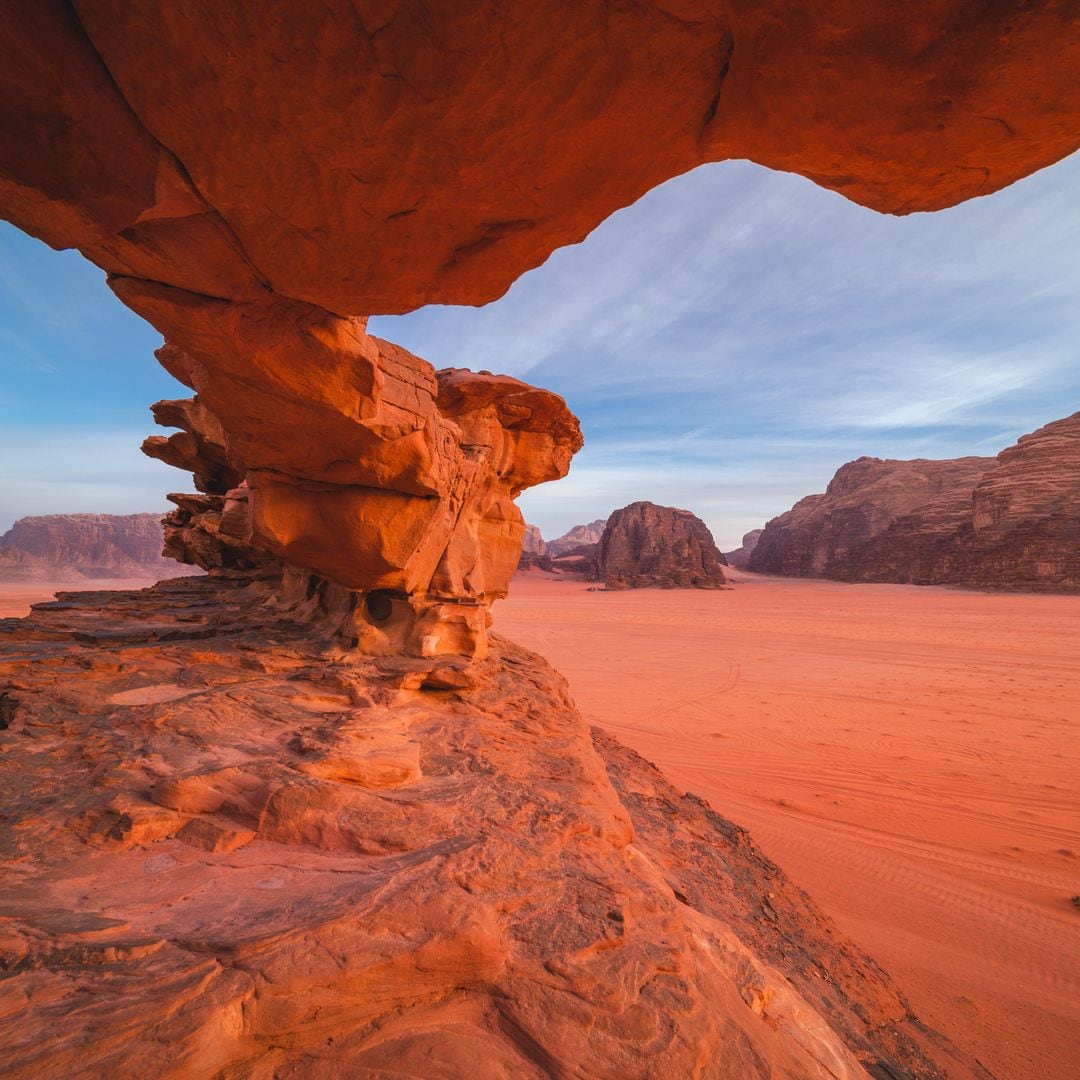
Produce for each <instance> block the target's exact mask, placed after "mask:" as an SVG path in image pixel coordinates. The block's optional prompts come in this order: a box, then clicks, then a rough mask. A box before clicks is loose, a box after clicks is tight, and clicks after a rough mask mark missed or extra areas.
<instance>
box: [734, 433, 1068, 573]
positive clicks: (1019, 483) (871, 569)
mask: <svg viewBox="0 0 1080 1080" xmlns="http://www.w3.org/2000/svg"><path fill="white" fill-rule="evenodd" d="M749 568H750V569H751V570H755V571H758V572H760V573H773V574H794V575H796V576H802V577H829V578H835V579H837V580H840V581H890V582H910V583H913V584H918V585H935V584H936V585H963V586H968V587H973V588H997V589H1029V590H1048V591H1073V590H1080V413H1074V414H1073V415H1072V416H1070V417H1066V418H1065V419H1063V420H1057V421H1055V422H1053V423H1051V424H1047V425H1046V426H1045V427H1042V428H1039V430H1038V431H1035V432H1033V433H1032V434H1030V435H1025V436H1024V437H1023V438H1021V439H1020V441H1019V442H1018V443H1017V444H1016V445H1015V446H1011V447H1009V448H1008V449H1006V450H1003V451H1002V452H1001V453H1000V454H998V456H997V457H996V458H959V459H957V460H955V461H879V460H878V459H876V458H860V459H859V460H858V461H853V462H851V463H849V464H848V465H845V466H843V467H842V468H841V469H840V470H839V471H838V472H837V474H836V476H835V478H834V479H833V481H832V483H831V484H830V485H829V488H828V491H827V492H826V493H825V494H824V495H811V496H809V497H808V498H806V499H803V500H802V501H801V502H799V503H797V504H796V505H795V506H794V507H793V508H792V509H791V510H789V511H788V512H787V513H786V514H781V515H780V517H778V518H774V519H773V520H772V521H770V522H769V523H768V525H767V526H766V527H765V532H764V534H763V536H762V538H761V540H760V541H759V543H758V546H757V548H756V550H755V551H754V553H753V555H752V556H751V559H750V566H749Z"/></svg>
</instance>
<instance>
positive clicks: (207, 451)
mask: <svg viewBox="0 0 1080 1080" xmlns="http://www.w3.org/2000/svg"><path fill="white" fill-rule="evenodd" d="M151 291H152V292H153V293H154V296H155V297H156V298H157V300H156V301H155V303H157V302H158V301H160V303H161V304H162V305H163V307H160V308H159V307H153V308H152V310H153V311H155V312H157V311H159V310H164V311H171V310H172V309H171V307H170V302H171V301H170V300H169V299H168V298H166V299H164V300H162V299H161V297H162V295H163V292H162V290H160V289H157V290H151ZM187 308H188V316H189V318H188V322H187V323H186V324H185V325H184V326H183V327H182V328H181V329H179V330H178V331H176V332H174V334H173V340H174V341H177V340H179V341H182V342H183V344H184V346H185V348H186V349H187V350H189V351H182V350H181V349H180V348H179V347H178V346H177V345H176V344H172V345H168V346H166V347H165V348H164V349H162V350H161V351H160V353H159V357H160V359H161V360H162V362H163V363H164V364H165V365H166V366H167V367H168V368H169V370H170V371H171V372H172V373H173V374H174V375H176V376H177V378H179V379H181V381H183V382H185V383H186V384H187V385H189V386H190V387H192V388H193V389H195V390H196V391H197V393H196V396H195V397H194V398H191V399H186V400H178V401H161V402H158V403H157V404H156V405H155V406H154V416H155V419H156V420H157V421H158V423H160V424H162V425H164V426H167V427H177V428H180V431H179V432H177V433H176V434H174V435H171V436H169V437H168V438H165V437H162V436H152V437H150V438H148V439H147V440H146V441H145V442H144V444H143V451H144V453H147V454H149V455H150V456H151V457H155V458H158V459H160V460H163V461H166V462H168V463H169V464H171V465H175V466H177V467H178V468H182V469H187V470H190V471H191V472H192V473H193V474H194V479H195V485H196V487H198V488H199V491H200V494H198V495H172V496H170V499H171V500H172V501H173V502H174V503H175V504H176V506H177V509H176V510H175V511H174V512H173V513H172V514H171V515H170V516H169V518H168V519H167V521H166V525H167V540H166V551H167V552H168V553H169V554H171V555H172V556H173V557H174V558H177V559H179V560H180V561H182V562H185V563H192V564H195V565H197V566H201V567H202V568H203V569H206V570H209V571H210V572H211V573H214V574H223V575H226V576H246V577H257V578H260V579H262V580H264V581H266V582H268V583H272V582H275V581H276V582H277V583H278V593H279V595H281V596H288V597H291V598H293V599H297V598H299V599H300V600H301V602H306V600H307V599H309V598H310V597H311V596H312V595H314V594H316V593H318V594H319V595H320V598H321V600H320V605H319V609H318V610H319V612H320V614H321V618H322V621H323V622H324V623H325V624H326V625H327V626H328V628H329V630H330V631H331V632H333V633H334V634H337V635H339V636H341V637H343V638H345V639H347V640H350V641H351V642H353V643H354V644H355V645H356V646H357V647H358V648H360V649H361V651H363V652H366V653H370V654H372V655H382V654H386V653H391V652H399V653H402V654H404V655H406V656H413V657H418V658H427V659H428V660H429V661H430V666H431V668H432V670H433V671H434V670H435V669H437V668H442V669H444V676H443V678H445V677H446V675H445V672H446V671H449V670H450V669H451V668H452V669H453V671H454V676H453V677H454V679H455V685H461V684H462V683H463V681H467V680H468V679H469V678H470V677H471V674H472V673H473V672H474V671H475V669H474V668H472V667H471V666H470V662H471V661H473V660H479V659H482V658H483V656H484V654H485V650H486V647H487V645H486V641H487V629H488V626H489V624H490V621H491V620H490V613H489V608H490V605H491V603H492V601H494V600H496V599H498V598H499V597H502V596H505V595H506V590H507V587H508V585H509V582H510V578H511V576H512V574H513V572H514V570H515V568H516V567H517V564H518V558H519V554H520V551H521V543H522V537H523V534H524V531H525V524H524V521H523V519H522V517H521V512H520V511H519V510H518V509H517V507H516V505H515V504H514V501H513V500H514V498H515V497H516V496H517V495H518V494H519V493H520V492H521V491H522V489H524V488H526V487H529V486H531V485H533V484H538V483H541V482H543V481H544V480H551V479H556V478H557V477H560V476H562V475H564V474H565V472H566V470H567V468H568V467H569V464H570V458H571V456H572V455H573V453H574V452H575V451H576V450H577V449H578V448H579V447H580V446H581V433H580V430H579V428H578V423H577V420H576V419H575V417H574V416H573V415H572V414H571V413H570V411H569V410H568V409H567V407H566V404H565V402H564V401H563V400H562V398H560V397H558V396H557V395H555V394H551V393H548V392H547V391H544V390H537V389H535V388H534V387H531V386H529V385H527V384H526V383H522V382H519V381H518V380H516V379H511V378H508V377H506V376H495V375H490V374H486V373H480V374H473V373H472V372H468V371H463V370H458V369H447V370H444V371H438V372H436V371H435V369H434V368H433V367H432V366H431V365H430V364H428V363H427V362H426V361H424V360H421V359H420V358H419V357H416V356H413V355H412V354H411V353H409V352H407V351H406V350H405V349H401V348H399V347H398V346H395V345H391V344H390V343H389V342H385V341H381V340H380V339H378V338H375V337H370V336H369V335H367V333H366V332H365V330H364V326H363V323H362V320H343V319H337V318H336V317H334V316H326V313H322V315H321V316H319V317H318V319H317V321H310V320H309V321H307V322H304V323H302V324H301V325H300V327H299V333H300V334H301V337H302V338H303V340H304V341H305V343H306V345H307V346H308V347H309V352H308V354H307V360H308V364H307V366H306V367H301V368H296V367H294V366H293V365H294V364H295V363H296V360H297V357H296V354H295V348H296V346H297V328H295V327H291V326H286V327H284V328H281V334H280V336H278V335H276V333H275V329H276V328H278V323H277V321H276V318H271V317H270V313H267V321H266V322H262V321H259V320H254V321H252V320H251V319H249V318H248V317H247V315H245V314H244V313H242V312H239V310H238V309H239V306H238V305H230V304H225V305H220V304H216V303H215V304H210V305H206V304H203V303H202V302H194V303H189V304H188V305H187ZM145 310H147V311H148V312H149V311H150V310H151V308H150V307H146V308H145ZM163 318H164V321H165V322H166V323H167V322H168V316H165V317H163ZM223 318H224V319H225V320H226V322H227V323H228V329H227V330H223V329H222V325H221V320H222V319H223ZM233 342H240V343H241V347H242V348H243V349H245V350H248V351H247V352H246V353H245V355H248V356H252V357H257V358H258V364H259V370H260V376H261V381H260V382H259V383H258V384H257V385H256V386H254V387H248V386H246V385H245V382H244V378H243V376H242V373H241V370H239V369H234V368H231V367H229V366H228V365H227V364H223V363H219V362H218V361H219V360H220V359H221V357H223V356H229V355H230V350H231V349H232V343H233ZM298 387H303V388H305V389H298ZM264 416H273V417H274V418H275V419H274V422H273V423H272V424H269V425H265V424H263V423H262V422H261V420H260V418H261V417H264ZM316 432H317V433H319V434H318V437H313V433H316ZM331 598H332V599H331Z"/></svg>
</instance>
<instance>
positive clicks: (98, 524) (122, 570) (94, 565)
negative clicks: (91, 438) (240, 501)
mask: <svg viewBox="0 0 1080 1080" xmlns="http://www.w3.org/2000/svg"><path fill="white" fill-rule="evenodd" d="M163 539H164V537H163V535H162V529H161V515H160V514H46V515H42V516H40V517H25V518H20V519H19V520H18V521H16V522H15V524H14V525H13V526H12V527H11V528H10V529H9V530H8V531H7V532H6V533H4V534H3V536H0V581H58V582H73V581H79V580H80V579H85V578H138V577H142V578H151V579H153V580H155V581H156V580H158V579H159V578H163V577H175V576H177V575H178V574H182V573H184V572H185V568H184V567H183V566H179V565H177V563H176V562H174V561H173V560H172V559H169V558H162V554H161V548H162V543H163Z"/></svg>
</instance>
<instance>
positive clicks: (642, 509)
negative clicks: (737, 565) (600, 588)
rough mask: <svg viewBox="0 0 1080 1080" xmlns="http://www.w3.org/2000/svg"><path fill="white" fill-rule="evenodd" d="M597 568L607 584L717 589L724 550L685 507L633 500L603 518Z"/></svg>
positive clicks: (722, 582) (722, 579)
mask: <svg viewBox="0 0 1080 1080" xmlns="http://www.w3.org/2000/svg"><path fill="white" fill-rule="evenodd" d="M596 558H597V566H596V573H597V577H598V579H599V580H601V581H603V582H604V586H605V587H606V588H608V589H642V588H660V589H719V588H722V587H723V586H724V585H726V584H727V579H726V578H725V577H724V570H723V567H724V566H725V565H726V562H725V560H724V556H723V555H722V554H721V553H720V552H719V551H718V550H717V548H716V544H715V542H714V541H713V538H712V533H711V532H709V528H708V526H707V525H706V524H705V522H704V521H702V520H701V518H699V517H696V516H695V515H694V514H692V513H691V512H690V511H689V510H676V509H675V508H674V507H672V506H657V505H656V504H655V503H650V502H636V503H631V504H630V505H629V506H624V507H623V508H622V509H621V510H616V511H615V512H614V513H613V514H612V515H611V517H609V518H608V521H607V525H606V526H605V528H604V534H603V536H602V537H601V538H600V546H599V548H598V549H597V556H596Z"/></svg>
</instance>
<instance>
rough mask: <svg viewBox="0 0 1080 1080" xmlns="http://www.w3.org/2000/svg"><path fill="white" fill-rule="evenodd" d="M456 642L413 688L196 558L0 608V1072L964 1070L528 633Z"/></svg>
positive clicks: (818, 1073)
mask: <svg viewBox="0 0 1080 1080" xmlns="http://www.w3.org/2000/svg"><path fill="white" fill-rule="evenodd" d="M484 664H485V666H486V669H487V671H486V680H485V682H486V686H485V689H483V690H479V691H474V692H472V693H470V694H469V695H467V696H460V695H456V694H452V693H444V694H435V695H433V694H429V693H420V692H418V691H417V690H416V689H415V687H416V685H417V683H416V680H415V677H414V673H412V672H411V671H410V670H408V667H407V666H404V667H402V666H399V667H397V668H394V667H393V666H387V665H385V664H383V665H381V666H380V662H379V661H376V660H373V659H369V658H364V657H361V656H357V654H355V653H349V652H342V651H341V650H336V651H335V650H331V649H328V648H327V644H326V641H325V639H324V638H322V637H321V636H320V635H318V634H317V633H315V632H314V631H313V627H312V625H311V623H310V622H307V621H300V622H297V621H294V620H292V619H290V618H288V617H283V616H282V613H281V612H279V611H274V610H272V609H270V608H268V607H267V605H266V604H265V602H264V600H263V598H262V594H261V593H260V592H258V590H255V589H253V587H252V586H251V585H246V584H243V583H240V582H236V581H227V580H223V579H211V578H197V579H193V578H188V579H183V580H180V581H174V582H167V583H164V584H162V585H158V586H155V587H154V588H152V589H148V590H145V591H142V592H128V593H108V594H103V593H99V594H92V593H90V594H88V593H81V594H63V595H62V596H61V597H60V599H59V601H58V602H56V603H52V604H46V605H40V606H38V607H37V608H36V609H35V613H34V614H33V615H32V616H31V617H30V618H29V619H27V620H4V621H2V622H0V681H2V685H3V691H2V694H0V717H2V725H0V726H2V730H0V741H2V746H3V753H2V754H0V812H2V813H3V816H4V821H5V822H6V824H7V827H6V828H5V830H4V831H3V835H2V837H0V845H2V855H3V859H4V863H5V866H6V867H7V869H6V871H5V895H4V905H3V912H2V918H0V952H2V956H3V964H2V965H0V1003H2V1008H0V1045H3V1047H4V1073H5V1076H6V1077H9V1078H10V1080H29V1078H31V1077H33V1078H37V1077H41V1076H60V1075H74V1074H76V1073H77V1074H78V1075H79V1076H85V1077H92V1078H94V1077H113V1076H158V1077H162V1078H177V1080H179V1078H180V1077H190V1076H226V1075H228V1076H241V1075H243V1076H250V1077H254V1078H259V1077H270V1076H275V1077H299V1076H311V1075H350V1076H351V1075H361V1074H362V1075H365V1076H366V1075H371V1076H384V1075H390V1074H391V1073H393V1074H394V1075H402V1074H409V1075H412V1074H417V1075H419V1074H423V1075H428V1076H439V1077H450V1076H465V1075H470V1074H473V1073H475V1071H476V1068H477V1065H478V1063H481V1062H482V1063H483V1074H484V1076H485V1077H507V1078H509V1077H514V1078H518V1077H538V1078H539V1077H542V1076H543V1077H547V1076H570V1075H579V1074H587V1075H591V1076H619V1077H627V1078H633V1077H642V1078H644V1077H647V1076H648V1077H653V1076H690V1075H697V1076H702V1077H731V1076H740V1077H749V1076H759V1075H760V1076H764V1075H770V1076H788V1077H819V1078H823V1077H826V1076H828V1077H852V1078H854V1077H865V1076H866V1075H867V1073H868V1072H869V1073H870V1075H873V1076H880V1077H886V1076H889V1077H896V1076H910V1077H922V1078H931V1077H933V1078H938V1077H945V1076H949V1077H962V1076H979V1075H985V1074H983V1073H982V1072H981V1070H980V1069H979V1068H978V1067H977V1066H976V1065H975V1064H974V1063H972V1062H969V1061H964V1060H962V1059H960V1058H959V1057H957V1056H955V1055H954V1053H953V1051H952V1050H951V1049H950V1048H949V1046H948V1044H947V1043H945V1041H944V1040H943V1039H941V1038H940V1037H938V1036H936V1035H935V1034H934V1033H932V1032H930V1031H928V1030H927V1029H926V1028H925V1027H924V1026H922V1025H920V1024H919V1023H918V1022H917V1021H916V1020H915V1019H914V1018H913V1017H912V1016H911V1014H910V1010H909V1008H908V1006H907V1005H906V1003H905V1002H904V1000H903V998H902V997H901V996H900V995H899V994H898V992H897V990H896V988H895V987H894V986H893V985H892V984H891V983H890V982H889V980H888V979H887V977H886V976H884V975H883V974H882V973H881V971H880V970H879V969H878V968H877V967H876V965H875V964H874V963H873V962H872V961H871V960H869V959H868V958H866V957H865V956H863V955H862V954H860V953H859V952H858V951H857V950H855V949H854V948H853V947H852V946H851V945H850V944H848V943H847V942H846V941H844V939H843V938H841V937H840V936H839V934H838V933H837V932H836V930H835V929H834V928H833V927H832V926H831V924H830V923H829V922H828V921H827V920H826V919H825V918H824V917H823V916H822V915H821V913H820V912H819V911H818V910H817V909H816V908H815V907H814V905H813V904H812V903H811V902H810V901H809V899H808V898H807V897H806V896H805V895H804V894H803V893H801V892H800V891H799V890H797V889H795V888H794V887H793V886H792V885H791V884H790V883H788V882H787V881H786V880H785V879H784V877H783V875H782V874H781V873H780V871H779V870H778V869H777V868H776V867H775V866H773V865H772V864H771V863H769V862H768V861H767V860H766V859H764V858H763V857H762V856H761V854H760V853H759V852H758V851H757V850H756V849H755V848H754V846H753V844H752V843H751V842H750V841H749V839H748V837H747V836H746V834H745V833H744V832H743V831H742V830H740V829H737V828H735V827H734V826H732V825H731V824H730V823H728V822H726V821H725V820H723V819H722V818H720V817H718V816H717V815H716V814H714V813H712V812H711V811H710V810H709V809H708V808H707V807H706V806H705V805H704V804H703V803H702V802H701V801H700V800H698V799H696V798H695V797H693V796H691V795H680V794H679V793H677V792H676V791H674V790H673V789H672V788H671V787H670V785H668V784H667V783H665V781H664V780H663V778H662V777H661V776H660V775H659V774H658V773H657V772H656V770H655V769H654V768H652V767H651V766H650V765H648V764H647V763H645V762H644V761H642V760H641V759H640V758H638V757H637V756H636V755H634V754H633V753H631V752H630V751H628V750H626V749H625V748H623V747H621V746H619V745H618V744H617V743H615V742H614V741H612V740H611V739H609V738H607V737H605V736H603V735H601V734H600V733H598V732H590V730H589V728H588V727H587V726H586V725H585V723H584V722H583V720H582V718H581V717H580V716H579V715H578V714H577V712H576V711H575V710H574V709H573V707H572V706H571V704H570V703H569V700H568V698H567V694H566V686H565V683H564V682H563V680H562V679H561V678H560V677H559V676H557V675H556V674H555V673H554V672H552V671H551V669H550V668H549V667H548V666H547V665H546V664H545V663H544V662H543V661H542V660H540V659H539V658H538V657H536V656H533V655H531V654H529V653H527V652H525V651H523V650H521V649H519V648H517V647H515V646H513V645H511V644H509V643H508V642H505V641H502V640H499V639H494V641H493V647H492V650H491V652H490V654H489V656H488V658H487V659H486V660H485V661H484ZM72 667H75V668H77V670H78V671H79V678H78V680H74V681H73V680H72V679H71V678H70V675H69V672H70V670H71V669H72ZM88 883H92V886H91V885H90V884H88Z"/></svg>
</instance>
